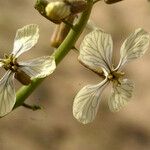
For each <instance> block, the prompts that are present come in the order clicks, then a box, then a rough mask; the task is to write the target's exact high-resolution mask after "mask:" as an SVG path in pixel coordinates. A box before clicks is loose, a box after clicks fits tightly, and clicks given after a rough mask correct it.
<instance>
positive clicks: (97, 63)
mask: <svg viewBox="0 0 150 150" xmlns="http://www.w3.org/2000/svg"><path fill="white" fill-rule="evenodd" d="M112 48H113V42H112V38H111V35H109V34H107V33H105V32H103V31H101V30H100V29H97V30H94V31H92V32H90V33H89V34H88V35H86V36H85V38H84V40H83V42H82V44H81V47H80V55H79V60H80V61H81V63H83V64H84V65H86V66H87V67H88V68H90V69H91V70H94V71H95V72H98V73H99V70H100V69H101V67H102V68H104V69H105V70H106V71H107V72H110V69H111V67H112Z"/></svg>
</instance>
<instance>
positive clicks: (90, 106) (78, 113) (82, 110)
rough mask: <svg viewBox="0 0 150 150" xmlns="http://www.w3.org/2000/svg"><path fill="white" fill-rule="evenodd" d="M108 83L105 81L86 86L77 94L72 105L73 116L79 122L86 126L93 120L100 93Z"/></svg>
mask: <svg viewBox="0 0 150 150" xmlns="http://www.w3.org/2000/svg"><path fill="white" fill-rule="evenodd" d="M108 83H109V82H108V81H107V79H105V80H103V81H102V82H101V83H99V84H97V85H87V86H85V87H83V88H82V89H81V90H80V91H79V92H78V94H77V95H76V97H75V99H74V103H73V115H74V117H75V118H76V119H77V120H78V121H79V122H81V123H83V124H87V123H90V122H92V121H93V120H94V118H95V116H96V114H97V110H98V106H99V103H100V100H101V94H102V91H103V90H104V88H105V87H106V85H107V84H108Z"/></svg>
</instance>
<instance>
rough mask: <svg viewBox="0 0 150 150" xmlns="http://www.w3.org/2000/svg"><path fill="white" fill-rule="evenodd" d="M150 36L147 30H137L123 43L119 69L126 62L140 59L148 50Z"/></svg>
mask: <svg viewBox="0 0 150 150" xmlns="http://www.w3.org/2000/svg"><path fill="white" fill-rule="evenodd" d="M149 42H150V35H149V33H148V32H146V31H145V30H143V29H141V28H139V29H136V30H135V32H134V33H132V34H131V35H130V36H129V37H128V38H127V39H126V40H125V41H124V43H123V45H122V46H121V49H120V55H121V58H120V62H119V65H118V67H117V68H118V69H119V68H121V67H122V66H123V65H124V64H125V63H126V62H128V61H131V60H133V59H136V58H139V57H141V56H143V55H144V53H145V52H146V51H147V50H148V47H149Z"/></svg>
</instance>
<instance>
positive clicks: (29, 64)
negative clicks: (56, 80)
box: [19, 56, 56, 79]
mask: <svg viewBox="0 0 150 150" xmlns="http://www.w3.org/2000/svg"><path fill="white" fill-rule="evenodd" d="M19 65H20V68H21V70H22V71H24V72H25V73H26V74H27V75H29V76H30V77H31V79H34V78H44V77H46V76H48V75H49V74H51V73H53V71H54V70H55V68H56V64H55V59H54V57H52V56H43V57H39V58H36V59H32V60H28V61H24V62H19Z"/></svg>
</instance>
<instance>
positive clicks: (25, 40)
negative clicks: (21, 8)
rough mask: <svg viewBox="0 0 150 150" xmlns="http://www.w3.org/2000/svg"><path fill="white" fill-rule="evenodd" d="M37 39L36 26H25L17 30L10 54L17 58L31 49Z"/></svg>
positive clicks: (37, 29) (37, 31)
mask: <svg viewBox="0 0 150 150" xmlns="http://www.w3.org/2000/svg"><path fill="white" fill-rule="evenodd" d="M38 38H39V28H38V25H36V24H30V25H26V26H24V27H23V28H21V29H19V30H17V33H16V37H15V40H14V48H13V52H12V54H13V55H14V56H15V57H16V58H17V57H18V56H19V55H21V54H22V53H24V52H26V51H28V50H29V49H31V48H32V47H33V46H34V45H35V44H36V43H37V40H38Z"/></svg>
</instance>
